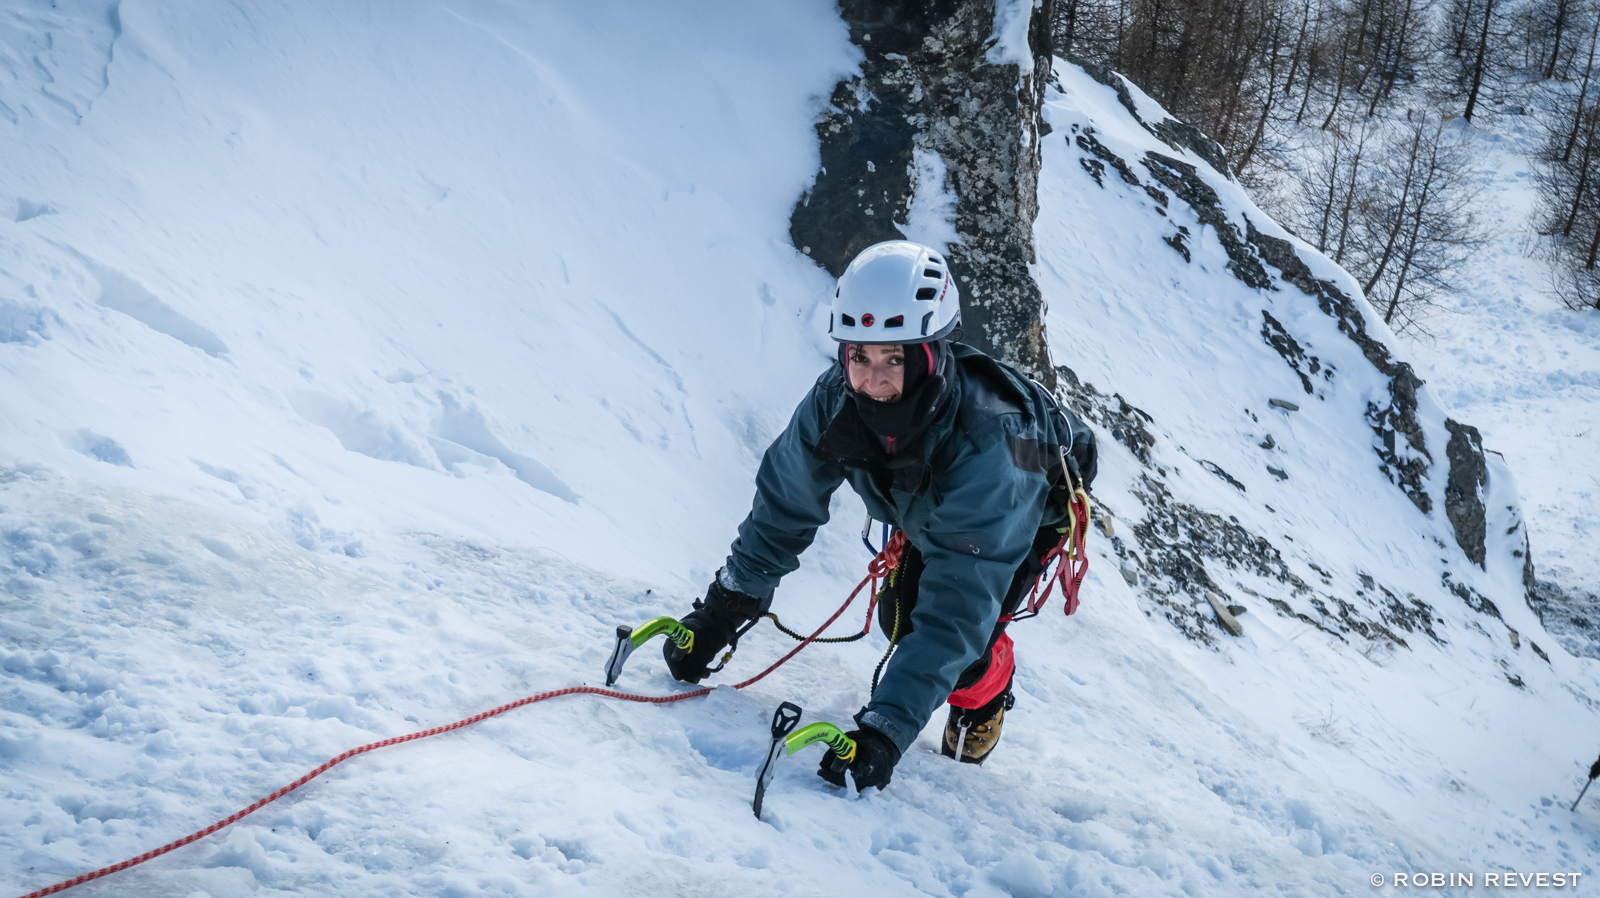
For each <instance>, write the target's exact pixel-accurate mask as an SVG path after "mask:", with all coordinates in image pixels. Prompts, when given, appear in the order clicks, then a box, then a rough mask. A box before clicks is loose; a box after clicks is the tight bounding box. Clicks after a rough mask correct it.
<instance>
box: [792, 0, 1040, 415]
mask: <svg viewBox="0 0 1600 898" xmlns="http://www.w3.org/2000/svg"><path fill="white" fill-rule="evenodd" d="M1049 5H1050V4H1049V3H1047V4H1046V9H1044V10H1043V11H1041V10H1039V9H1035V10H1034V13H1033V27H1032V28H1031V29H1030V33H1029V45H1030V50H1031V52H1032V54H1033V56H1034V71H1033V72H1032V73H1028V72H1024V71H1022V67H1020V66H1018V65H1016V64H1014V63H1006V64H991V63H989V62H987V61H986V59H985V57H986V55H987V54H988V51H989V49H990V47H991V46H992V36H993V31H994V21H995V0H932V2H887V0H844V2H843V3H841V10H840V11H841V15H842V16H843V17H844V20H845V21H846V22H847V23H849V26H850V40H851V41H852V42H854V43H855V45H856V46H858V47H860V48H861V50H862V52H863V53H864V54H865V56H866V59H865V62H864V63H863V64H862V67H861V74H860V75H859V76H857V77H854V78H850V79H847V80H845V81H841V82H839V84H838V85H837V86H836V87H835V88H834V92H833V98H832V103H831V105H830V107H829V109H828V111H827V112H826V114H825V115H824V116H823V118H822V120H821V121H820V122H818V124H817V137H818V138H819V139H820V141H821V145H822V146H821V149H822V168H821V170H820V171H819V172H818V173H817V177H816V181H815V182H814V183H813V184H812V187H811V189H810V190H809V191H807V192H806V194H805V195H804V196H803V197H802V198H801V199H800V201H799V203H797V204H796V206H795V209H794V214H793V216H792V217H791V219H790V229H789V233H790V237H791V239H792V240H793V241H794V245H795V246H796V247H797V248H799V249H800V250H801V252H804V253H806V254H807V255H809V256H810V257H811V258H812V259H815V260H816V262H817V264H819V265H821V266H822V267H824V268H826V269H827V270H828V272H829V273H830V274H833V275H835V276H837V275H839V274H840V273H842V272H843V271H844V268H845V266H846V265H848V264H849V262H850V260H851V259H852V258H854V256H855V254H856V253H858V252H860V251H861V250H862V249H863V248H864V247H867V246H869V245H871V244H873V243H877V242H879V241H881V240H893V239H898V238H901V237H904V236H905V235H904V233H903V231H902V230H901V229H902V228H903V227H904V226H905V224H906V216H907V213H908V211H909V208H910V203H911V198H912V194H913V191H915V190H917V189H919V187H920V189H922V190H931V191H939V190H940V189H948V190H949V191H951V192H952V193H954V194H955V196H956V216H955V227H956V232H957V234H959V235H960V237H961V241H962V242H961V243H960V244H958V245H952V246H949V247H936V249H940V250H943V251H945V252H946V253H947V255H948V256H949V257H950V261H951V273H952V274H953V275H954V276H955V279H956V284H957V286H958V287H960V289H961V295H962V320H963V328H964V337H963V340H964V342H967V343H969V344H971V345H973V346H976V347H978V348H979V349H982V350H983V351H985V352H987V353H990V354H991V355H994V356H997V357H999V358H1002V359H1005V360H1006V361H1009V362H1011V363H1013V364H1015V365H1017V366H1019V367H1021V368H1022V369H1024V370H1026V371H1028V372H1029V373H1031V374H1032V375H1033V376H1035V377H1037V378H1039V379H1040V380H1042V381H1044V382H1045V383H1047V384H1050V385H1052V386H1053V384H1054V380H1055V372H1054V369H1053V368H1052V367H1051V365H1050V358H1049V351H1048V349H1047V348H1046V346H1045V341H1044V324H1043V299H1042V297H1041V296H1040V293H1039V287H1038V285H1037V284H1035V283H1034V281H1033V278H1032V276H1031V275H1030V274H1029V272H1028V265H1029V264H1030V263H1032V262H1033V261H1034V248H1033V222H1034V218H1035V216H1036V215H1037V213H1038V191H1037V186H1038V175H1039V130H1040V119H1039V104H1040V101H1041V99H1042V97H1043V94H1044V83H1043V80H1044V79H1047V78H1048V76H1049V71H1050V48H1049V34H1048V29H1047V28H1046V27H1045V23H1048V22H1049V19H1050V16H1049V9H1048V7H1049ZM918 150H924V151H930V152H933V153H937V154H938V155H939V157H940V159H942V160H943V162H944V166H945V174H946V179H947V183H946V184H944V185H917V184H916V175H915V165H914V153H915V151H918Z"/></svg>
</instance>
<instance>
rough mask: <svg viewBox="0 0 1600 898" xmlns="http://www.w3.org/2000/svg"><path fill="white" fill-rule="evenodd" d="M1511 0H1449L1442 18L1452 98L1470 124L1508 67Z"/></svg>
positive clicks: (1509, 66) (1502, 78) (1497, 86)
mask: <svg viewBox="0 0 1600 898" xmlns="http://www.w3.org/2000/svg"><path fill="white" fill-rule="evenodd" d="M1511 6H1512V0H1452V2H1451V4H1450V9H1449V14H1448V15H1447V16H1446V23H1447V24H1446V28H1445V34H1444V36H1445V37H1446V39H1447V40H1446V42H1445V43H1446V52H1445V53H1444V54H1443V59H1444V61H1445V62H1446V64H1447V65H1448V66H1449V69H1450V72H1449V75H1450V81H1451V82H1452V87H1453V88H1454V90H1453V95H1454V96H1455V98H1457V99H1462V100H1464V102H1465V109H1464V110H1463V111H1462V113H1461V117H1462V118H1464V119H1466V120H1467V121H1469V122H1470V121H1472V117H1473V115H1475V114H1477V111H1478V104H1479V102H1481V101H1482V100H1483V99H1484V98H1485V97H1486V96H1487V95H1488V94H1490V93H1492V92H1494V91H1495V90H1496V89H1498V88H1499V87H1500V85H1501V84H1502V83H1503V81H1504V80H1505V77H1506V73H1507V71H1508V70H1509V69H1511V68H1512V65H1511V62H1510V60H1509V55H1510V48H1511V39H1510V22H1511V21H1512V19H1511V16H1510V15H1509V14H1510V13H1511V12H1512V9H1511Z"/></svg>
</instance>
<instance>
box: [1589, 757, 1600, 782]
mask: <svg viewBox="0 0 1600 898" xmlns="http://www.w3.org/2000/svg"><path fill="white" fill-rule="evenodd" d="M1589 779H1592V780H1594V779H1600V760H1596V761H1595V762H1594V766H1593V767H1590V768H1589Z"/></svg>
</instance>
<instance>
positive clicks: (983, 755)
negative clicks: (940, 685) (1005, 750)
mask: <svg viewBox="0 0 1600 898" xmlns="http://www.w3.org/2000/svg"><path fill="white" fill-rule="evenodd" d="M1014 703H1015V702H1014V699H1013V698H1012V697H1011V691H1010V690H1007V691H1006V692H1004V693H1002V694H1001V695H999V696H998V697H997V698H996V699H995V701H992V702H990V703H989V704H987V705H985V706H983V707H982V708H977V709H974V710H971V711H968V710H966V709H964V708H957V707H956V706H954V705H951V706H950V718H949V719H948V720H946V721H945V725H944V743H943V745H941V746H940V752H939V753H940V754H942V755H944V756H945V757H947V758H954V757H956V753H957V747H958V746H959V750H960V755H961V763H963V764H982V763H983V762H984V761H985V760H987V759H988V757H989V753H990V752H992V751H994V747H995V745H997V744H999V742H1000V727H1001V726H1002V725H1004V723H1005V718H1006V711H1007V710H1008V709H1009V708H1010V707H1011V706H1012V705H1013V704H1014Z"/></svg>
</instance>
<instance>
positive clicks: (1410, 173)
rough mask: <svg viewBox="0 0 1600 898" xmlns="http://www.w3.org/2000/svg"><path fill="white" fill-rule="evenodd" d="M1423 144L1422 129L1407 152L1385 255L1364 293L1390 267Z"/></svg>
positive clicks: (1413, 138) (1415, 177) (1367, 283)
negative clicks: (1403, 177) (1404, 171)
mask: <svg viewBox="0 0 1600 898" xmlns="http://www.w3.org/2000/svg"><path fill="white" fill-rule="evenodd" d="M1421 144H1422V131H1421V130H1418V131H1416V132H1414V133H1413V134H1412V137H1411V147H1410V150H1409V152H1408V154H1407V155H1408V156H1409V158H1408V159H1407V160H1406V180H1405V183H1404V184H1403V185H1401V187H1400V203H1399V206H1398V207H1397V208H1396V210H1395V215H1394V227H1393V228H1391V229H1390V231H1389V237H1388V239H1387V240H1385V241H1384V244H1383V255H1382V256H1380V257H1379V258H1378V266H1377V267H1376V268H1374V269H1373V270H1372V277H1371V278H1369V279H1368V280H1367V282H1366V283H1365V284H1363V285H1362V286H1361V291H1362V292H1363V293H1366V294H1369V295H1370V294H1371V293H1372V288H1373V287H1375V286H1377V284H1378V280H1379V279H1380V278H1382V277H1383V272H1384V270H1385V269H1386V268H1388V267H1389V260H1390V258H1391V257H1392V256H1393V254H1394V241H1395V238H1397V237H1398V236H1400V229H1401V228H1402V227H1404V226H1405V220H1406V219H1405V216H1406V210H1407V209H1408V208H1409V207H1408V206H1407V203H1409V202H1410V200H1411V188H1412V185H1414V184H1415V183H1416V180H1417V150H1418V149H1419V148H1420V147H1421Z"/></svg>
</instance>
